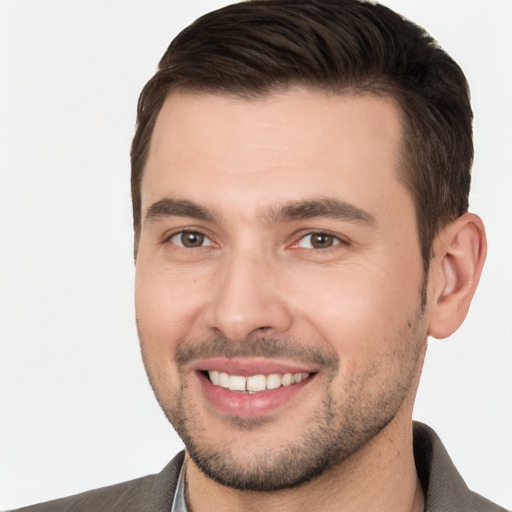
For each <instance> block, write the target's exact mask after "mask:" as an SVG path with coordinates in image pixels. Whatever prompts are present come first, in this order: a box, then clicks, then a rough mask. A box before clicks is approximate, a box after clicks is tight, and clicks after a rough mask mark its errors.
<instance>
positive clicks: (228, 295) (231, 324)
mask: <svg viewBox="0 0 512 512" xmlns="http://www.w3.org/2000/svg"><path fill="white" fill-rule="evenodd" d="M276 265H277V263H276V262H275V260H274V258H272V257H269V256H268V255H265V254H263V251H254V250H250V249H242V248H239V249H237V250H233V251H231V252H230V254H229V255H226V257H225V258H224V259H223V261H222V265H221V269H220V273H219V276H218V278H217V279H216V283H217V284H216V289H215V290H214V297H213V299H212V304H211V311H210V315H209V316H210V322H211V327H213V328H214V329H216V330H218V331H221V332H222V334H223V335H224V336H226V337H227V338H228V339H231V340H232V341H243V340H244V339H245V338H246V337H247V336H248V335H249V334H251V333H252V332H255V331H258V330H259V331H261V333H262V334H263V333H264V334H265V335H267V336H268V335H272V334H275V333H278V332H284V331H286V330H287V329H288V328H289V327H290V324H291V316H290V312H289V311H288V308H287V305H286V301H285V299H284V297H283V296H282V294H281V293H280V291H279V289H278V286H277V282H276V277H277V275H276V274H277V271H278V269H277V268H276Z"/></svg>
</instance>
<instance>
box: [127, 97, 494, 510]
mask: <svg viewBox="0 0 512 512" xmlns="http://www.w3.org/2000/svg"><path fill="white" fill-rule="evenodd" d="M401 136H402V125H401V117H400V111H399V109H398V108H397V106H396V105H395V104H394V103H393V101H391V100H388V99H384V98H377V97H374V96H371V95H359V96H343V95H336V96H333V95H327V94H324V93H321V92H318V91H311V90H304V89H298V88H297V89H291V90H288V91H285V92H282V93H279V94H273V95H271V96H269V97H267V98H263V99H257V100H254V99H253V100H245V99H241V98H234V97H228V96H223V95H208V94H194V93H186V92H173V93H172V94H171V95H170V96H169V97H168V99H167V100H166V102H165V104H164V106H163V108H162V110H161V112H160V114H159V117H158V119H157V123H156V126H155V130H154V134H153V137H152V143H151V148H150V152H149V157H148V161H147V165H146V169H145V174H144V177H143V180H142V188H141V198H142V214H143V221H142V226H141V236H140V243H139V249H138V254H137V274H136V297H135V299H136V311H137V324H138V329H139V336H140V340H141V347H142V352H143V357H144V362H145V365H146V369H147V372H148V375H149V378H150V381H151V383H152V386H153V389H154V390H155V394H156V396H157V398H158V400H159V402H160V405H161V406H162V408H163V410H164V411H165V413H166V414H167V416H168V418H169V419H170V420H171V422H172V423H173V424H174V426H175V427H176V429H177V430H178V432H179V433H180V435H181V436H182V437H183V438H184V440H185V444H186V446H187V451H188V456H187V459H186V460H187V501H188V505H189V507H190V508H191V510H193V511H194V512H197V511H201V510H211V509H212V508H211V507H212V504H214V505H215V507H214V509H215V510H263V509H266V508H268V509H270V510H297V509H298V508H299V507H302V508H304V507H306V508H308V507H309V508H311V509H313V508H314V509H315V510H346V511H348V510H375V511H377V510H404V511H410V510H422V507H423V496H422V492H421V489H420V486H419V485H418V481H417V476H416V470H415V467H414V459H413V453H412V426H411V417H412V408H413V403H414V397H415V394H416V389H417V385H418V381H419V376H420V373H421V367H422V363H423V357H424V354H425V350H426V339H427V335H428V334H430V333H432V334H434V335H437V336H438V337H444V336H447V335H449V334H450V333H451V332H452V331H453V330H454V329H455V328H457V327H458V325H459V324H460V322H462V320H463V318H464V316H465V313H466V312H467V307H469V300H470V298H471V296H472V293H473V292H474V288H475V287H476V283H477V282H478V276H479V272H480V270H481V265H482V264H483V258H484V256H485V239H484V235H483V227H482V226H481V222H480V221H479V219H478V218H477V217H475V216H469V214H468V216H464V217H462V218H461V219H458V220H457V221H456V222H455V223H454V224H453V225H452V226H449V227H448V228H447V229H446V230H444V231H443V233H442V234H440V236H439V237H438V239H436V242H435V249H436V257H435V258H434V260H433V262H432V268H431V273H429V279H428V282H427V283H426V290H425V292H426V294H427V297H428V301H427V307H426V308H422V306H421V293H422V286H423V283H424V276H423V266H422V261H421V254H420V248H419V242H418V235H417V226H416V217H415V213H414V205H413V203H412V199H411V197H410V194H409V192H408V191H407V190H406V188H405V187H404V186H403V185H402V184H401V183H400V181H399V180H398V179H397V172H398V168H399V163H400V162H399V154H400V144H401ZM169 199H172V200H173V202H170V201H169ZM326 199H327V200H328V201H326ZM306 202H308V205H309V206H311V204H313V205H314V209H315V211H314V212H313V214H311V215H305V214H304V207H303V206H304V204H305V203H306ZM191 204H193V205H194V206H195V207H194V208H190V205H191ZM319 204H321V205H323V207H325V205H326V204H327V205H328V207H329V208H328V210H329V213H327V214H326V213H325V208H324V210H322V211H320V210H321V209H319V208H318V205H319ZM333 204H336V205H337V208H335V210H336V212H335V214H334V213H333V206H332V205H333ZM340 204H341V208H340V207H339V205H340ZM297 205H299V206H300V205H302V208H300V207H299V208H297ZM347 205H348V206H347ZM285 206H287V207H288V209H286V208H284V207H285ZM293 208H295V210H294V209H293ZM290 211H293V212H294V213H293V214H290ZM319 212H320V213H319ZM184 232H185V233H188V234H189V235H187V236H190V233H192V234H193V235H192V239H193V241H194V242H197V241H198V240H199V242H198V244H197V246H191V247H187V246H183V242H184V241H185V242H187V240H189V241H190V238H187V237H185V238H184V237H183V233H184ZM315 233H317V234H318V233H321V234H325V235H327V238H323V239H321V241H322V242H323V243H324V245H321V247H320V248H315V247H313V246H312V242H313V241H315V240H316V241H318V240H319V239H315V238H312V234H315ZM198 237H200V238H199V239H198ZM265 340H267V342H265ZM269 347H270V348H269ZM320 356H321V357H320ZM211 361H214V363H212V362H211ZM212 364H217V365H220V367H222V365H228V367H229V368H231V369H232V366H229V365H233V364H234V365H235V366H236V365H237V364H238V365H240V368H241V370H240V371H244V370H247V374H251V368H255V367H257V368H258V373H259V372H260V371H264V370H265V368H266V367H267V366H268V368H269V372H268V373H271V372H272V371H274V370H275V365H283V368H284V367H286V368H292V369H295V370H297V371H306V372H309V373H310V375H311V377H310V378H308V379H307V380H306V381H305V382H304V383H302V384H301V386H300V387H299V386H297V388H294V391H293V392H292V393H291V394H290V396H286V397H285V398H284V399H282V400H280V401H279V403H277V405H273V404H272V403H270V405H269V404H267V406H266V407H263V408H261V409H258V408H257V407H256V409H251V408H250V407H249V409H247V408H246V409H244V408H243V407H240V408H238V409H237V407H236V406H233V405H230V404H228V406H227V409H226V408H224V409H222V407H220V406H219V403H217V402H215V400H213V401H212V399H211V396H210V395H209V394H208V393H206V392H205V389H207V388H208V386H209V384H208V383H206V382H207V381H206V380H205V378H204V376H203V375H202V373H201V372H200V370H201V371H202V370H205V369H208V365H210V366H211V365H212ZM244 365H245V366H244ZM283 372H284V371H283ZM228 373H229V372H228ZM231 373H235V374H236V373H237V372H235V371H234V370H233V371H232V372H231ZM205 383H206V384H205ZM210 386H211V385H210ZM208 389H210V388H208ZM308 432H309V433H310V435H309V437H308V435H307V433H308ZM326 432H327V433H326ZM339 433H341V434H339ZM321 436H324V437H321ZM335 436H337V437H338V439H335V440H334V437H335ZM318 438H320V439H321V441H322V443H323V444H324V443H328V442H332V446H330V447H329V449H328V450H327V452H328V453H331V454H332V453H334V454H335V455H333V456H331V460H330V462H329V467H328V469H327V470H325V471H323V472H321V471H319V472H318V473H319V475H315V478H312V479H311V475H310V477H309V480H308V481H305V482H302V483H301V482H300V480H299V476H298V473H300V469H301V468H303V467H305V466H307V465H308V463H309V460H310V458H311V457H312V455H314V454H317V453H318V451H319V449H320V448H319V446H315V447H314V450H313V452H314V453H313V454H311V453H309V454H308V455H307V456H304V458H303V459H301V458H300V456H299V455H297V453H298V452H299V450H298V448H301V447H302V448H307V447H308V446H309V445H310V444H311V443H312V442H313V441H314V440H315V439H318ZM190 454H192V458H191V457H190V456H189V455H190ZM201 457H202V458H203V460H202V461H201V460H200V459H201ZM219 459H220V460H224V461H227V463H228V470H227V471H226V475H222V474H221V472H219V468H218V460H219ZM205 460H206V462H205ZM208 461H210V463H209V464H210V465H209V466H208ZM265 464H266V465H265ZM198 465H199V466H202V470H203V471H206V472H207V473H208V474H209V476H210V477H211V478H214V479H215V480H217V481H214V480H212V479H211V478H208V477H207V476H206V475H205V473H204V472H203V471H201V470H200V469H199V468H198ZM261 468H263V469H261ZM287 468H288V469H289V468H292V469H291V470H290V471H291V473H293V472H294V471H295V469H294V468H299V470H298V471H295V473H297V474H295V473H294V474H293V475H292V476H290V477H289V478H290V480H289V483H291V482H294V483H293V486H291V484H290V485H286V484H285V482H284V481H283V483H282V485H281V486H280V488H279V489H275V490H272V491H269V490H268V489H267V490H266V491H258V490H254V489H253V490H240V489H239V488H236V487H237V486H236V485H235V484H233V483H232V482H231V483H230V482H228V481H226V480H225V478H228V477H230V475H235V476H237V475H241V478H243V477H244V476H245V478H246V480H247V481H253V480H254V479H255V478H257V475H258V469H260V473H261V474H260V475H259V477H260V478H261V479H262V482H263V480H264V477H265V476H267V477H268V475H269V474H274V475H281V474H282V473H283V472H285V471H287ZM287 478H288V477H287ZM293 478H295V481H294V480H293ZM223 479H224V480H223ZM267 479H268V478H267ZM267 483H268V482H267Z"/></svg>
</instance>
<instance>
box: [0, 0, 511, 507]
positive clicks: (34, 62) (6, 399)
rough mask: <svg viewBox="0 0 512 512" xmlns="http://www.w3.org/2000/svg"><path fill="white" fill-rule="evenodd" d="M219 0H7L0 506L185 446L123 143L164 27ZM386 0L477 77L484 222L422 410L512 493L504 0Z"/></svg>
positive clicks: (115, 476) (435, 353)
mask: <svg viewBox="0 0 512 512" xmlns="http://www.w3.org/2000/svg"><path fill="white" fill-rule="evenodd" d="M225 3H227V2H226V1H212V0H209V1H189V2H185V1H172V0H167V1H163V0H132V1H129V2H127V1H126V0H108V1H100V0H96V1H94V0H38V1H36V0H0V52H1V53H0V111H1V117H0V123H1V124H0V144H1V146H0V172H1V174H0V180H1V183H0V223H1V224H0V229H1V238H0V240H1V241H0V315H1V318H0V322H1V324H0V325H1V327H0V343H1V347H0V348H1V358H0V393H1V395H0V396H1V409H0V429H1V435H0V509H7V508H12V507H17V506H21V505H23V504H28V503H33V502H36V501H42V500H47V499H51V498H55V497H59V496H63V495H68V494H72V493H77V492H79V491H82V490H86V489H89V488H93V487H98V486H103V485H107V484H111V483H115V482H118V481H122V480H126V479H129V478H134V477H138V476H141V475H144V474H148V473H150V472H157V471H159V470H160V469H161V468H162V467H163V466H164V465H165V464H166V463H167V462H168V460H170V458H171V456H172V455H173V454H174V453H175V452H176V451H178V450H179V449H180V446H181V443H180V441H179V439H178V437H177V435H176V434H175V433H174V431H173V430H172V429H171V427H170V426H169V425H168V423H167V421H166V420H165V418H164V416H163V413H161V412H160V409H159V408H158V406H157V404H156V401H155V400H154V398H153V396H152V393H151V390H150V388H149V385H148V384H147V382H146V377H145V374H144V370H143V367H142V363H141V360H140V356H139V351H138V341H137V336H136V331H135V326H134V320H133V317H134V314H133V306H132V288H133V262H132V232H131V210H130V208H131V206H130V198H129V159H128V152H129V145H130V139H131V136H132V134H133V126H134V120H135V118H134V114H135V105H136V100H137V97H138V93H139V91H140V89H141V87H142V86H143V84H144V83H145V81H146V80H147V79H148V78H149V77H150V76H151V75H152V73H153V72H154V70H155V67H156V64H157V61H158V59H159V58H160V56H161V54H162V53H163V51H164V50H165V48H166V47H167V45H168V43H169V42H170V40H171V39H172V38H173V37H174V35H175V34H176V33H177V31H178V30H179V29H181V28H183V27H184V26H185V25H186V24H188V23H189V22H190V21H192V20H193V19H195V18H196V17H197V16H198V15H199V14H201V13H203V12H205V11H208V10H211V9H213V8H215V7H217V6H220V5H222V4H225ZM385 3H386V4H387V5H389V6H390V7H392V8H395V9H396V10H398V11H399V12H402V13H403V14H405V15H406V16H408V17H410V18H412V19H413V20H415V21H416V22H418V23H419V24H421V25H425V26H426V27H427V28H428V29H429V30H430V31H431V33H432V34H433V35H434V36H435V37H437V38H438V39H439V41H440V42H441V43H442V45H443V46H444V47H445V48H446V49H447V50H448V52H449V53H451V54H452V56H453V57H454V58H455V59H456V60H457V61H458V62H459V63H460V64H461V65H462V67H463V68H464V70H465V72H466V74H467V76H468V79H469V81H470V83H471V85H472V93H473V102H474V110H475V118H476V119H475V141H476V161H475V166H474V186H473V196H472V203H471V209H472V210H473V211H475V212H477V213H479V214H480V215H481V216H482V217H483V218H484V221H485V222H486V224H487V229H488V236H489V257H488V262H487V266H486V269H485V271H484V274H483V278H482V282H481V286H480V289H479V291H478V293H477V296H476V298H475V300H474V303H473V306H472V309H471V311H470V315H469V318H468V320H467V321H466V323H465V325H464V326H463V328H462V329H461V330H460V331H459V332H458V333H457V334H456V335H454V336H453V337H452V338H451V339H449V340H444V341H437V340H432V341H431V343H430V349H429V355H428V358H427V362H426V368H425V371H424V376H423V382H422V385H421V387H420V392H419V396H418V402H417V407H416V411H415V416H416V418H417V419H420V420H423V421H425V422H427V423H429V424H430V425H432V426H433V427H434V428H435V429H436V430H437V431H438V433H439V434H440V435H441V438H442V439H443V441H444V442H445V444H446V446H447V448H448V450H449V452H450V454H451V455H452V457H453V459H454V461H455V463H456V465H457V466H458V468H459V470H460V472H461V473H462V475H463V476H464V478H465V479H466V481H467V483H468V484H469V486H470V487H472V488H473V489H474V490H476V491H478V492H480V493H482V494H484V495H486V496H487V497H489V498H490V499H493V500H496V501H498V502H500V503H501V504H503V505H505V506H507V507H508V508H512V440H511V437H512V436H511V434H512V382H511V380H512V377H511V375H512V321H511V317H512V270H511V269H512V265H511V263H512V228H511V226H512V199H511V197H512V172H511V171H512V152H511V143H512V92H511V91H512V28H511V27H512V2H510V1H507V0H502V1H497V0H474V1H472V0H444V1H441V0H439V1H438V0H422V1H419V0H415V1H414V2H411V1H407V0H388V1H387V2H385Z"/></svg>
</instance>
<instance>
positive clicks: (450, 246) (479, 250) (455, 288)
mask: <svg viewBox="0 0 512 512" xmlns="http://www.w3.org/2000/svg"><path fill="white" fill-rule="evenodd" d="M486 253H487V240H486V237H485V228H484V225H483V222H482V220H481V219H480V217H478V216H477V215H474V214H472V213H466V214H465V215H462V216H461V217H459V218H457V219H455V220H454V221H453V222H451V223H450V224H449V225H448V226H447V227H446V228H445V229H444V230H443V231H442V232H441V233H440V234H439V235H438V236H437V238H436V240H435V242H434V257H433V259H432V261H431V265H430V271H429V288H430V297H429V299H430V303H429V306H430V307H429V313H430V314H429V330H428V333H429V334H430V335H431V336H433V337H434V338H446V337H447V336H450V334H453V333H454V332H455V331H456V330H457V329H458V328H459V327H460V325H461V324H462V322H463V321H464V319H465V318H466V315H467V313H468V310H469V305H470V303H471V299H472V298H473V295H474V293H475V290H476V287H477V285H478V281H479V280H480V274H481V273H482V267H483V266H484V261H485V256H486Z"/></svg>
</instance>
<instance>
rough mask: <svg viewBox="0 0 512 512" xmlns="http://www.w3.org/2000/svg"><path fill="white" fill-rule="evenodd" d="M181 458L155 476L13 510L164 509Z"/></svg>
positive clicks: (125, 511) (132, 511)
mask: <svg viewBox="0 0 512 512" xmlns="http://www.w3.org/2000/svg"><path fill="white" fill-rule="evenodd" d="M183 458H184V453H183V452H181V453H179V454H178V455H176V457H174V459H173V460H172V461H171V462H170V463H169V464H168V465H167V466H166V467H165V468H164V469H163V470H162V471H161V472H160V473H158V474H156V475H149V476H145V477H142V478H137V479H136V480H130V481H128V482H123V483H120V484H116V485H110V486H108V487H102V488H101V489H94V490H91V491H87V492H83V493H81V494H77V495H75V496H69V497H67V498H61V499H57V500H52V501H47V502H45V503H40V504H37V505H31V506H28V507H23V508H20V509H18V510H17V512H95V511H102V512H103V511H105V512H107V511H108V512H135V511H140V510H144V511H148V512H163V511H165V512H167V511H168V510H169V508H170V506H171V503H172V500H173V497H174V492H175V490H176V484H177V481H178V476H179V473H180V469H181V465H182V463H183Z"/></svg>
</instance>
